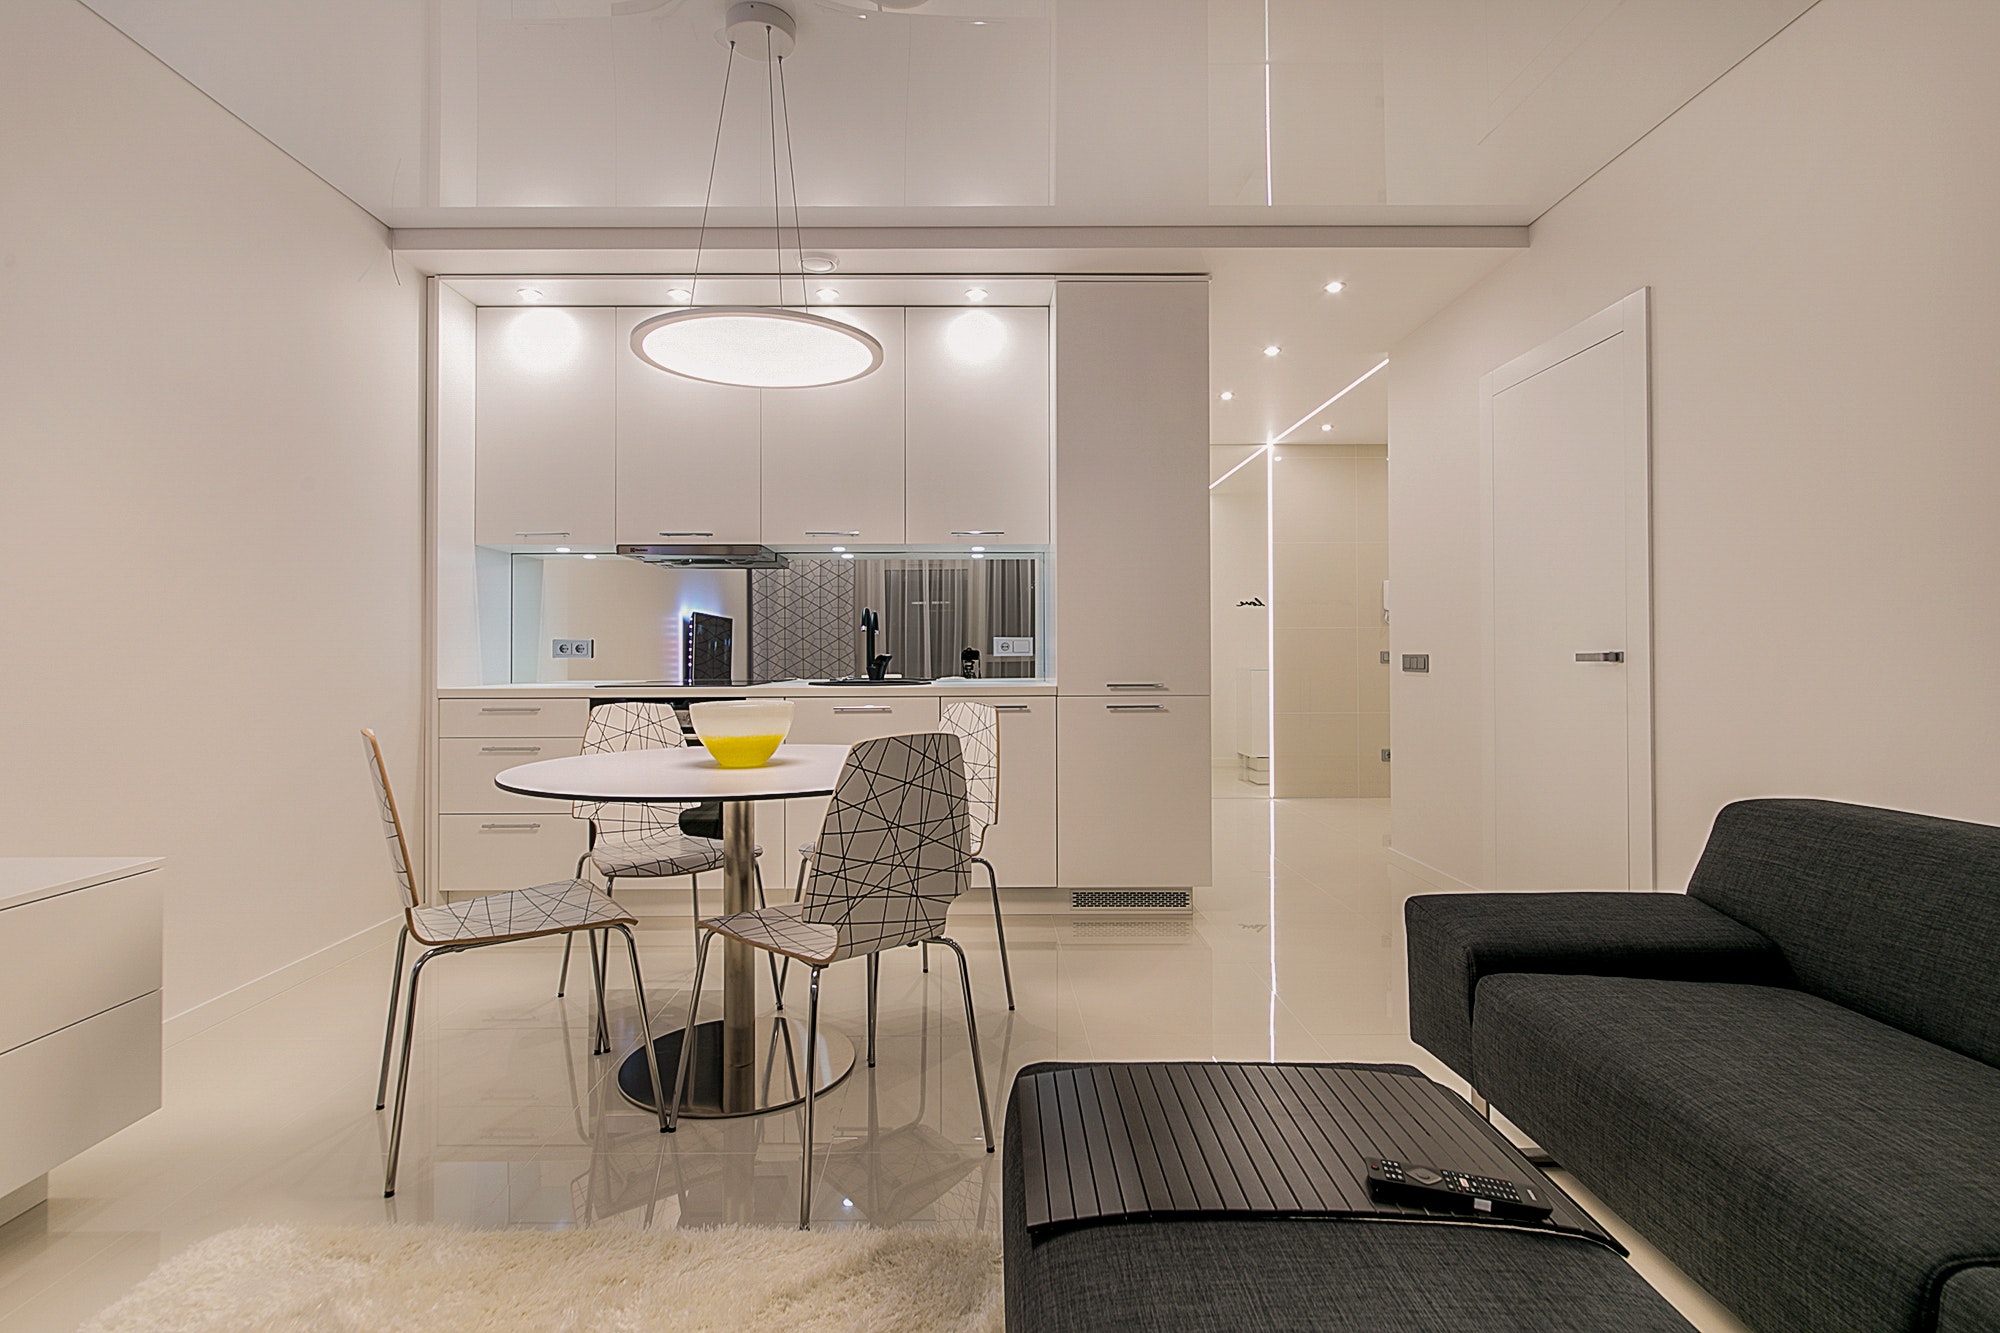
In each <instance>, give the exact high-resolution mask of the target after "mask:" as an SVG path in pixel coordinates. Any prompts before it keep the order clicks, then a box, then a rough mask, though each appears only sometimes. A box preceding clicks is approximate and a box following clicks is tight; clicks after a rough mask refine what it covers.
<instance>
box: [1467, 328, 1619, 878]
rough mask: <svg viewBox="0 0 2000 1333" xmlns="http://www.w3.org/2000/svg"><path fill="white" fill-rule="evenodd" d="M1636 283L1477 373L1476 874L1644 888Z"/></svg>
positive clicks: (1491, 876)
mask: <svg viewBox="0 0 2000 1333" xmlns="http://www.w3.org/2000/svg"><path fill="white" fill-rule="evenodd" d="M1646 365H1647V354H1646V305H1645V293H1643V292H1640V293H1637V294H1635V295H1634V296H1631V297H1628V298H1626V300H1624V301H1621V302H1619V303H1618V304H1617V305H1615V306H1613V307H1611V308H1610V309H1609V310H1606V311H1604V312H1603V313H1601V314H1599V315H1596V316H1593V317H1592V318H1591V319H1589V320H1586V321H1584V323H1582V324H1580V325H1578V326H1577V327H1576V328H1574V329H1571V330H1569V332H1567V333H1565V334H1563V335H1562V336H1561V337H1558V338H1556V339H1553V340H1552V341H1551V342H1549V343H1547V344H1545V345H1544V346H1542V347H1540V348H1537V349H1535V351H1533V352H1530V353H1528V354H1527V355H1526V356H1523V357H1520V358H1517V359H1516V360H1514V361H1512V362H1510V363H1508V364H1507V365H1506V366H1503V367H1502V368H1501V369H1500V370H1498V371H1495V372H1494V373H1493V374H1492V375H1489V376H1487V377H1486V379H1485V380H1484V381H1483V382H1482V385H1481V398H1482V407H1483V409H1484V417H1485V426H1486V438H1487V482H1488V489H1487V494H1488V500H1489V506H1488V511H1487V512H1488V520H1489V522H1490V525H1491V526H1490V544H1489V551H1490V557H1491V565H1490V569H1491V587H1490V596H1489V600H1488V615H1489V620H1488V645H1489V648H1490V652H1491V657H1490V659H1489V660H1490V662H1491V665H1492V682H1493V698H1492V712H1491V718H1490V721H1491V726H1490V748H1489V771H1490V783H1489V787H1488V791H1489V821H1488V844H1487V845H1488V857H1489V877H1488V882H1489V884H1491V885H1492V886H1493V887H1494V888H1498V889H1515V890H1544V889H1551V890H1553V889H1650V888H1652V887H1653V873H1652V842H1653V829H1652V726H1651V716H1652V701H1651V690H1650V686H1649V681H1650V675H1651V644H1650V633H1649V626H1650V612H1649V601H1650V598H1649V561H1648V548H1649V542H1648V537H1647V531H1648V511H1649V504H1648V498H1649V486H1648V466H1647V458H1648V430H1647V383H1646Z"/></svg>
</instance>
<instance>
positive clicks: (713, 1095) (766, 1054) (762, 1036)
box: [618, 1015, 854, 1120]
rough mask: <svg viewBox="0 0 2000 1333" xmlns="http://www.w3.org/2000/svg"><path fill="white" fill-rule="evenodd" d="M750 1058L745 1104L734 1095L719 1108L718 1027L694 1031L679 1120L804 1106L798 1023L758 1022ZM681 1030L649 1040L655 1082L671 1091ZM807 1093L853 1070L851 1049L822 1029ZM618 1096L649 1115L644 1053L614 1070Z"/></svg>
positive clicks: (802, 1037)
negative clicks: (657, 1067)
mask: <svg viewBox="0 0 2000 1333" xmlns="http://www.w3.org/2000/svg"><path fill="white" fill-rule="evenodd" d="M754 1031H755V1033H756V1038H757V1049H756V1054H755V1057H754V1058H753V1060H752V1061H751V1065H750V1078H749V1081H748V1084H749V1085H748V1089H747V1094H748V1095H747V1100H745V1099H744V1098H743V1095H742V1094H741V1093H739V1096H738V1098H737V1099H732V1101H731V1103H730V1104H729V1105H724V1099H723V1088H722V1023H721V1020H719V1019H717V1020H711V1021H710V1022H707V1023H697V1024H696V1025H695V1028H694V1032H695V1044H694V1058H693V1062H692V1063H691V1064H690V1065H689V1066H688V1086H687V1091H686V1092H685V1093H684V1094H683V1096H682V1098H681V1114H682V1115H684V1116H688V1117H691V1118H693V1119H696V1120H711V1119H720V1118H726V1117H730V1116H744V1115H763V1114H764V1113H765V1112H767V1111H780V1110H783V1109H784V1108H785V1107H787V1106H797V1105H798V1104H799V1103H800V1102H802V1101H804V1100H805V1095H806V1094H805V1083H804V1078H803V1075H804V1070H805V1068H806V1064H807V1062H805V1061H803V1060H802V1059H801V1058H800V1056H801V1054H802V1053H803V1052H804V1050H805V1048H806V1025H805V1023H804V1021H803V1020H800V1019H796V1018H789V1017H786V1016H784V1015H774V1016H767V1017H763V1018H759V1019H758V1020H757V1023H756V1026H755V1028H754ZM686 1032H687V1029H686V1028H682V1029H679V1030H678V1031H674V1032H669V1033H667V1034H665V1035H664V1036H660V1037H655V1038H654V1039H653V1051H654V1054H655V1057H656V1058H657V1059H658V1060H659V1063H660V1078H661V1079H662V1081H664V1082H665V1083H666V1084H667V1086H668V1087H669V1088H671V1087H672V1086H673V1082H674V1071H675V1070H677V1069H678V1068H679V1067H680V1059H681V1039H682V1037H683V1036H684V1035H685V1033H686ZM810 1065H811V1068H812V1071H813V1092H814V1095H815V1096H817V1095H819V1094H821V1093H824V1092H825V1091H826V1090H827V1089H829V1088H831V1087H833V1086H834V1085H835V1084H837V1083H839V1082H840V1081H841V1080H842V1079H844V1078H846V1077H847V1075H848V1074H849V1072H850V1071H852V1070H853V1068H854V1043H853V1042H851V1041H849V1040H848V1039H847V1038H846V1037H844V1036H842V1035H841V1034H840V1033H838V1032H834V1031H830V1030H829V1029H828V1028H827V1027H826V1026H825V1025H823V1024H822V1025H821V1027H820V1030H819V1049H818V1050H817V1051H816V1052H815V1053H814V1056H813V1059H812V1060H811V1062H810ZM618 1091H619V1092H621V1093H623V1094H624V1096H625V1100H627V1101H629V1102H631V1103H632V1104H633V1105H635V1106H643V1107H645V1108H646V1109H647V1110H648V1111H650V1110H653V1109H654V1107H655V1105H656V1103H655V1101H654V1099H653V1078H652V1074H651V1072H650V1071H649V1070H648V1069H647V1068H646V1052H645V1051H644V1050H643V1049H641V1050H636V1051H633V1052H632V1053H631V1054H630V1055H628V1056H626V1057H625V1059H624V1060H623V1061H622V1062H621V1063H620V1064H619V1066H618Z"/></svg>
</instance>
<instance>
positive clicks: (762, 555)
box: [618, 542, 791, 569]
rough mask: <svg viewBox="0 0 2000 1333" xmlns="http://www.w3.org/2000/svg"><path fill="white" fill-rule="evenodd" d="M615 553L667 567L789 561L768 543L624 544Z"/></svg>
mask: <svg viewBox="0 0 2000 1333" xmlns="http://www.w3.org/2000/svg"><path fill="white" fill-rule="evenodd" d="M618 554H620V555H625V556H630V557H631V558H632V559H634V560H643V561H645V562H646V563H647V564H649V565H661V566H664V567H665V568H667V569H786V568H789V567H790V565H791V562H790V561H789V560H787V559H785V557H784V556H782V555H779V554H778V553H777V552H776V551H774V550H772V549H771V548H770V547H768V546H754V545H751V544H749V543H747V542H745V543H740V544H739V543H729V544H723V545H706V546H690V545H686V544H675V545H672V546H626V545H620V546H619V548H618Z"/></svg>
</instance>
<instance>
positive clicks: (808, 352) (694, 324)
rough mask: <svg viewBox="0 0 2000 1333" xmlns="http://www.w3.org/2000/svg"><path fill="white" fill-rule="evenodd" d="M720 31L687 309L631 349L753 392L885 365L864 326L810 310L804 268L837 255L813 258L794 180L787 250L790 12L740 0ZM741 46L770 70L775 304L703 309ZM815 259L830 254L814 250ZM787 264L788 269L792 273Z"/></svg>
mask: <svg viewBox="0 0 2000 1333" xmlns="http://www.w3.org/2000/svg"><path fill="white" fill-rule="evenodd" d="M717 36H718V37H719V38H720V39H721V40H722V41H724V42H726V43H727V45H728V47H729V64H728V65H727V66H726V67H725V68H724V71H723V76H722V106H721V108H720V110H718V111H717V113H716V123H715V150H714V154H713V155H712V156H711V157H710V159H709V166H708V192H707V193H706V194H705V195H704V196H703V198H702V205H701V232H700V235H699V238H698V239H697V241H696V243H695V261H694V275H693V279H694V280H693V282H692V283H691V284H690V289H691V290H690V291H689V294H688V300H689V306H688V308H687V309H685V310H671V311H668V312H667V313H665V314H661V315H655V316H653V317H652V318H650V319H647V320H645V321H644V322H643V323H641V324H640V325H639V326H638V327H637V328H635V329H633V330H632V353H633V355H635V356H637V357H638V358H639V359H640V360H641V361H644V362H645V363H646V364H647V365H649V366H653V367H655V368H657V369H659V370H664V371H666V372H667V373H668V374H670V375H679V376H682V377H683V378H685V379H691V380H700V381H702V382H703V383H705V384H728V385H735V386H738V387H741V388H748V389H807V388H815V387H818V386H821V385H827V384H844V383H846V382H847V381H849V380H857V379H860V378H861V377H862V376H863V375H867V374H869V373H871V372H873V371H874V370H876V369H877V368H878V367H880V366H881V364H882V344H881V343H880V342H878V341H876V340H875V339H874V338H873V337H871V336H870V335H869V334H868V333H866V332H864V331H863V330H861V329H858V328H856V327H854V326H853V325H852V324H845V323H842V322H841V321H840V320H837V319H829V318H827V317H826V316H824V315H818V314H814V313H812V312H811V311H809V310H807V309H806V308H805V305H806V273H807V272H808V271H809V270H810V271H812V272H831V271H832V270H833V268H834V267H835V265H834V264H833V263H832V262H825V263H824V264H823V266H822V265H821V264H816V263H809V262H808V260H807V258H806V254H805V245H804V236H803V230H802V228H800V226H799V221H798V216H799V191H798V184H797V182H796V180H794V181H792V191H791V195H792V201H791V202H792V250H793V253H792V255H791V256H790V257H789V259H788V257H787V255H786V254H785V245H784V227H783V216H784V215H783V203H784V195H783V192H782V191H781V190H780V189H779V179H780V178H779V162H780V159H779V157H778V139H779V134H780V123H781V120H782V125H783V131H782V132H783V136H784V145H785V155H784V158H783V163H784V167H785V176H786V177H790V176H791V175H792V128H791V106H790V99H789V98H787V97H786V96H785V72H784V71H785V58H786V57H787V56H789V55H790V54H791V53H792V51H793V50H794V49H795V48H796V47H797V44H798V30H797V26H796V25H795V24H794V22H793V20H792V16H791V14H790V13H788V12H787V11H785V10H784V9H781V8H779V7H778V6H777V5H773V4H767V3H763V2H762V0H739V3H737V4H733V5H731V6H730V7H729V10H728V14H727V18H726V21H725V26H724V28H723V30H722V32H720V33H718V34H717ZM739 49H740V51H741V53H742V54H743V55H745V56H746V57H749V58H752V59H756V60H761V61H763V62H764V63H765V64H767V65H768V66H769V67H770V71H771V73H770V79H769V90H768V91H769V102H770V107H771V233H772V239H773V246H774V248H775V250H776V251H777V253H776V256H775V258H776V263H775V264H774V265H773V267H772V272H773V274H774V275H775V278H776V285H777V293H776V295H777V303H776V304H774V305H768V306H751V305H728V306H704V305H702V304H701V303H700V296H699V293H700V290H701V280H702V272H701V258H702V252H703V250H704V249H706V247H707V240H708V212H709V206H710V204H712V203H713V202H714V198H715V165H716V161H717V160H718V159H719V157H720V156H721V150H722V125H723V120H724V118H725V117H726V116H727V114H728V111H729V82H730V73H731V72H732V71H733V70H734V69H735V64H736V56H737V54H738V52H739ZM813 258H814V260H824V259H826V257H824V256H819V255H815V256H814V257H813ZM788 270H789V271H788ZM787 277H796V279H797V281H798V285H799V302H798V305H797V306H796V307H788V306H787V305H786V304H785V283H786V279H787Z"/></svg>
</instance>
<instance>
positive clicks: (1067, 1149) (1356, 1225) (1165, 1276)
mask: <svg viewBox="0 0 2000 1333" xmlns="http://www.w3.org/2000/svg"><path fill="white" fill-rule="evenodd" d="M1065 1093H1067V1094H1068V1095H1065ZM1031 1098H1032V1100H1033V1103H1034V1105H1033V1106H1032V1107H1030V1106H1029V1105H1028V1102H1029V1100H1030V1099H1031ZM1107 1101H1109V1102H1110V1103H1111V1105H1110V1106H1108V1107H1107V1105H1106V1103H1107ZM1093 1105H1094V1106H1095V1108H1096V1110H1097V1111H1098V1112H1100V1113H1101V1114H1099V1115H1098V1116H1097V1117H1096V1119H1095V1121H1094V1122H1093V1120H1092V1114H1091V1112H1092V1107H1093ZM1057 1145H1060V1146H1057ZM1072 1147H1073V1148H1074V1151H1072ZM1371 1156H1380V1157H1397V1158H1399V1159H1401V1160H1404V1161H1426V1160H1429V1161H1430V1162H1431V1164H1433V1165H1442V1166H1454V1167H1460V1168H1463V1169H1467V1170H1475V1171H1479V1172H1480V1173H1481V1174H1491V1175H1497V1176H1502V1177H1505V1178H1511V1179H1515V1180H1522V1181H1532V1182H1534V1183H1535V1185H1536V1188H1537V1189H1541V1188H1543V1187H1544V1186H1546V1191H1547V1193H1546V1197H1548V1198H1549V1199H1550V1200H1551V1202H1553V1203H1555V1204H1556V1212H1555V1214H1554V1215H1553V1216H1552V1217H1551V1219H1550V1221H1549V1222H1548V1223H1546V1224H1523V1223H1502V1222H1488V1221H1471V1220H1468V1219H1467V1218H1465V1217H1464V1215H1462V1214H1456V1213H1446V1212H1442V1211H1439V1212H1437V1213H1436V1215H1434V1216H1433V1215H1431V1212H1432V1210H1427V1209H1422V1208H1410V1207H1404V1206H1400V1205H1393V1204H1391V1205H1378V1204H1376V1203H1374V1202H1373V1201H1372V1200H1371V1199H1369V1198H1368V1196H1367V1191H1366V1185H1365V1178H1366V1170H1365V1167H1364V1165H1363V1161H1364V1159H1365V1158H1367V1157H1371ZM1445 1157H1449V1159H1450V1160H1444V1161H1439V1160H1437V1159H1438V1158H1445ZM1002 1169H1003V1189H1004V1204H1005V1221H1004V1232H1005V1240H1006V1283H1007V1327H1008V1329H1009V1331H1010V1333H1019V1331H1020V1330H1030V1331H1034V1330H1061V1331H1062V1333H1070V1331H1071V1330H1074V1331H1075V1333H1083V1331H1084V1330H1154V1329H1159V1330H1168V1329H1172V1330H1176V1331H1179V1330H1189V1331H1190V1333H1208V1331H1210V1330H1213V1331H1214V1333H1221V1331H1222V1330H1236V1329H1245V1328H1258V1329H1334V1330H1349V1329H1351V1330H1355V1331H1356V1333H1360V1331H1361V1330H1369V1331H1370V1333H1401V1331H1402V1330H1418V1329H1422V1330H1445V1329H1450V1330H1454V1331H1455V1333H1456V1331H1458V1330H1464V1329H1479V1330H1481V1331H1482V1333H1491V1331H1493V1330H1508V1329H1519V1330H1522V1331H1523V1333H1526V1331H1527V1330H1535V1331H1536V1333H1544V1331H1545V1330H1569V1331H1572V1333H1585V1331H1586V1330H1588V1331H1589V1333H1599V1331H1601V1330H1608V1329H1617V1330H1619V1331H1620V1333H1628V1331H1629V1333H1688V1330H1689V1329H1690V1326H1689V1325H1688V1324H1687V1323H1686V1322H1685V1321H1684V1320H1682V1319H1681V1317H1680V1316H1679V1315H1678V1314H1676V1313H1675V1312H1674V1310H1673V1308H1672V1307H1671V1306H1670V1305H1668V1304H1667V1302H1666V1301H1665V1300H1663V1299H1662V1298H1661V1297H1660V1296H1659V1295H1658V1294H1657V1293H1655V1292H1654V1291H1653V1290H1652V1289H1651V1288H1650V1287H1648V1286H1647V1285H1646V1283H1645V1282H1644V1280H1643V1279H1641V1278H1640V1277H1639V1275H1638V1274H1637V1273H1636V1272H1634V1271H1633V1270H1632V1269H1631V1267H1630V1266H1629V1265H1627V1264H1626V1263H1625V1261H1624V1260H1623V1258H1621V1257H1620V1255H1621V1253H1622V1252H1621V1251H1619V1250H1618V1249H1616V1248H1615V1246H1616V1244H1617V1243H1616V1242H1615V1241H1614V1240H1612V1239H1611V1238H1610V1237H1609V1235H1607V1234H1606V1233H1605V1232H1604V1231H1603V1229H1602V1228H1601V1227H1599V1226H1598V1224H1597V1223H1596V1222H1595V1221H1594V1220H1593V1219H1591V1218H1590V1216H1589V1214H1587V1213H1585V1212H1584V1211H1583V1209H1582V1208H1581V1207H1580V1206H1578V1205H1577V1204H1576V1203H1575V1201H1573V1200H1571V1199H1569V1198H1568V1196H1566V1195H1564V1194H1563V1193H1562V1192H1561V1190H1560V1189H1558V1188H1557V1187H1556V1186H1555V1185H1554V1184H1553V1183H1551V1182H1548V1180H1547V1177H1546V1176H1544V1175H1542V1173H1541V1172H1540V1171H1538V1170H1537V1169H1536V1168H1535V1167H1534V1166H1533V1165H1532V1164H1530V1163H1529V1162H1528V1161H1527V1159H1526V1158H1524V1157H1522V1156H1521V1154H1520V1153H1519V1152H1518V1151H1516V1150H1515V1149H1514V1148H1513V1146H1512V1145H1511V1144H1509V1143H1508V1142H1507V1141H1506V1139H1505V1138H1504V1136H1502V1135H1500V1134H1499V1133H1498V1131H1496V1130H1494V1129H1493V1127H1492V1126H1491V1125H1488V1124H1487V1123H1486V1122H1485V1121H1484V1120H1483V1119H1482V1118H1480V1117H1479V1116H1478V1115H1477V1114H1476V1113H1474V1112H1473V1110H1472V1108H1471V1107H1470V1106H1468V1105H1466V1103H1465V1102H1464V1101H1463V1100H1462V1099H1460V1098H1458V1097H1456V1096H1455V1095H1453V1094H1452V1093H1451V1092H1449V1091H1448V1090H1446V1089H1445V1088H1442V1087H1440V1086H1439V1085H1437V1084H1435V1083H1432V1082H1431V1081H1430V1080H1428V1079H1426V1078H1424V1077H1423V1075H1422V1074H1421V1073H1420V1072H1419V1071H1417V1070H1415V1069H1412V1068H1409V1067H1407V1066H1400V1065H1351V1064H1349V1065H1342V1064H1321V1065H1261V1064H1241V1065H1220V1064H1213V1063H1207V1062H1202V1063H1187V1064H1162V1063H1148V1064H1127V1065H1106V1064H1039V1065H1031V1066H1029V1067H1028V1068H1026V1069H1024V1070H1022V1071H1021V1074H1020V1077H1019V1079H1018V1080H1017V1081H1016V1083H1015V1085H1014V1094H1013V1096H1012V1097H1011V1098H1010V1099H1009V1103H1008V1108H1007V1126H1006V1139H1005V1157H1004V1162H1003V1168H1002ZM1031 1171H1032V1172H1035V1173H1037V1174H1038V1176H1039V1177H1040V1180H1039V1183H1038V1184H1037V1185H1035V1186H1031V1185H1030V1184H1029V1173H1030V1172H1031ZM1059 1214H1061V1215H1059Z"/></svg>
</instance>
